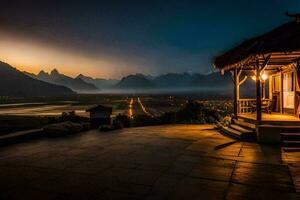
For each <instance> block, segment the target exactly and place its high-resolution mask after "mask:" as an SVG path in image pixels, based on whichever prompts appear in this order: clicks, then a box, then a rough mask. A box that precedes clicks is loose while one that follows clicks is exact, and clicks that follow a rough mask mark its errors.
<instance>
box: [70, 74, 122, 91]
mask: <svg viewBox="0 0 300 200" xmlns="http://www.w3.org/2000/svg"><path fill="white" fill-rule="evenodd" d="M76 78H79V79H81V80H83V81H85V82H86V83H90V84H93V85H95V86H96V87H97V88H99V89H107V88H111V87H113V86H114V85H115V84H117V83H118V82H119V80H117V79H104V78H92V77H89V76H85V75H83V74H79V75H78V76H77V77H76Z"/></svg>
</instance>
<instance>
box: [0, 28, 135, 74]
mask: <svg viewBox="0 0 300 200" xmlns="http://www.w3.org/2000/svg"><path fill="white" fill-rule="evenodd" d="M0 37H1V43H0V52H1V55H0V60H1V61H3V62H6V63H8V64H10V65H12V66H13V67H15V68H17V69H18V70H20V71H27V72H30V73H34V74H37V73H39V72H40V71H41V70H44V71H45V72H51V71H52V70H53V69H57V70H58V71H59V72H60V73H63V74H66V75H69V76H72V77H76V76H77V75H78V74H80V73H82V74H84V75H87V76H91V77H94V78H120V77H121V76H122V75H123V74H124V73H125V74H126V73H131V72H134V70H132V71H131V70H130V69H129V68H123V69H118V67H117V66H118V65H120V64H119V63H118V61H116V60H113V61H111V60H108V59H107V58H101V57H99V58H96V57H91V56H88V55H85V54H84V53H82V52H76V51H74V50H70V49H67V48H65V49H64V48H61V47H54V46H51V45H49V44H43V43H39V42H34V41H32V40H30V39H27V38H22V37H19V38H18V37H17V36H11V35H8V34H5V33H0ZM116 69H118V70H116Z"/></svg>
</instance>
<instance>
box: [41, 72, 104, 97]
mask: <svg viewBox="0 0 300 200" xmlns="http://www.w3.org/2000/svg"><path fill="white" fill-rule="evenodd" d="M36 77H37V79H39V80H42V81H46V82H48V83H52V84H56V85H63V86H66V87H68V88H71V89H72V90H74V91H77V92H94V91H96V90H98V88H97V87H96V86H95V85H93V84H91V83H86V82H85V81H83V80H82V79H81V78H71V77H69V76H66V75H64V74H60V73H59V72H58V71H57V70H56V69H54V70H52V71H51V73H50V74H48V73H46V72H44V71H40V73H39V74H38V75H37V76H36Z"/></svg>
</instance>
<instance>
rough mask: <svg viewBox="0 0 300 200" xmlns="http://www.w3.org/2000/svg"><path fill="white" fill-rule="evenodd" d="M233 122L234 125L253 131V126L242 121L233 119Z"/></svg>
mask: <svg viewBox="0 0 300 200" xmlns="http://www.w3.org/2000/svg"><path fill="white" fill-rule="evenodd" d="M233 122H234V124H237V125H239V126H241V127H243V128H245V129H250V130H253V131H255V124H251V123H248V122H245V121H244V120H242V119H233Z"/></svg>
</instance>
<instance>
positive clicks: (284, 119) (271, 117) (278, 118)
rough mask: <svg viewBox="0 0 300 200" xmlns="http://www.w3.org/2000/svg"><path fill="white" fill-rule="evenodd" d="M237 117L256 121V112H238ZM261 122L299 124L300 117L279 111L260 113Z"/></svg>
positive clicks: (287, 124) (250, 121)
mask: <svg viewBox="0 0 300 200" xmlns="http://www.w3.org/2000/svg"><path fill="white" fill-rule="evenodd" d="M238 118H241V119H244V120H245V121H247V122H249V123H255V122H256V113H243V114H238ZM261 122H262V124H274V125H286V126H300V119H299V118H297V117H295V116H292V115H284V114H279V113H273V114H267V113H262V121H261Z"/></svg>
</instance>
